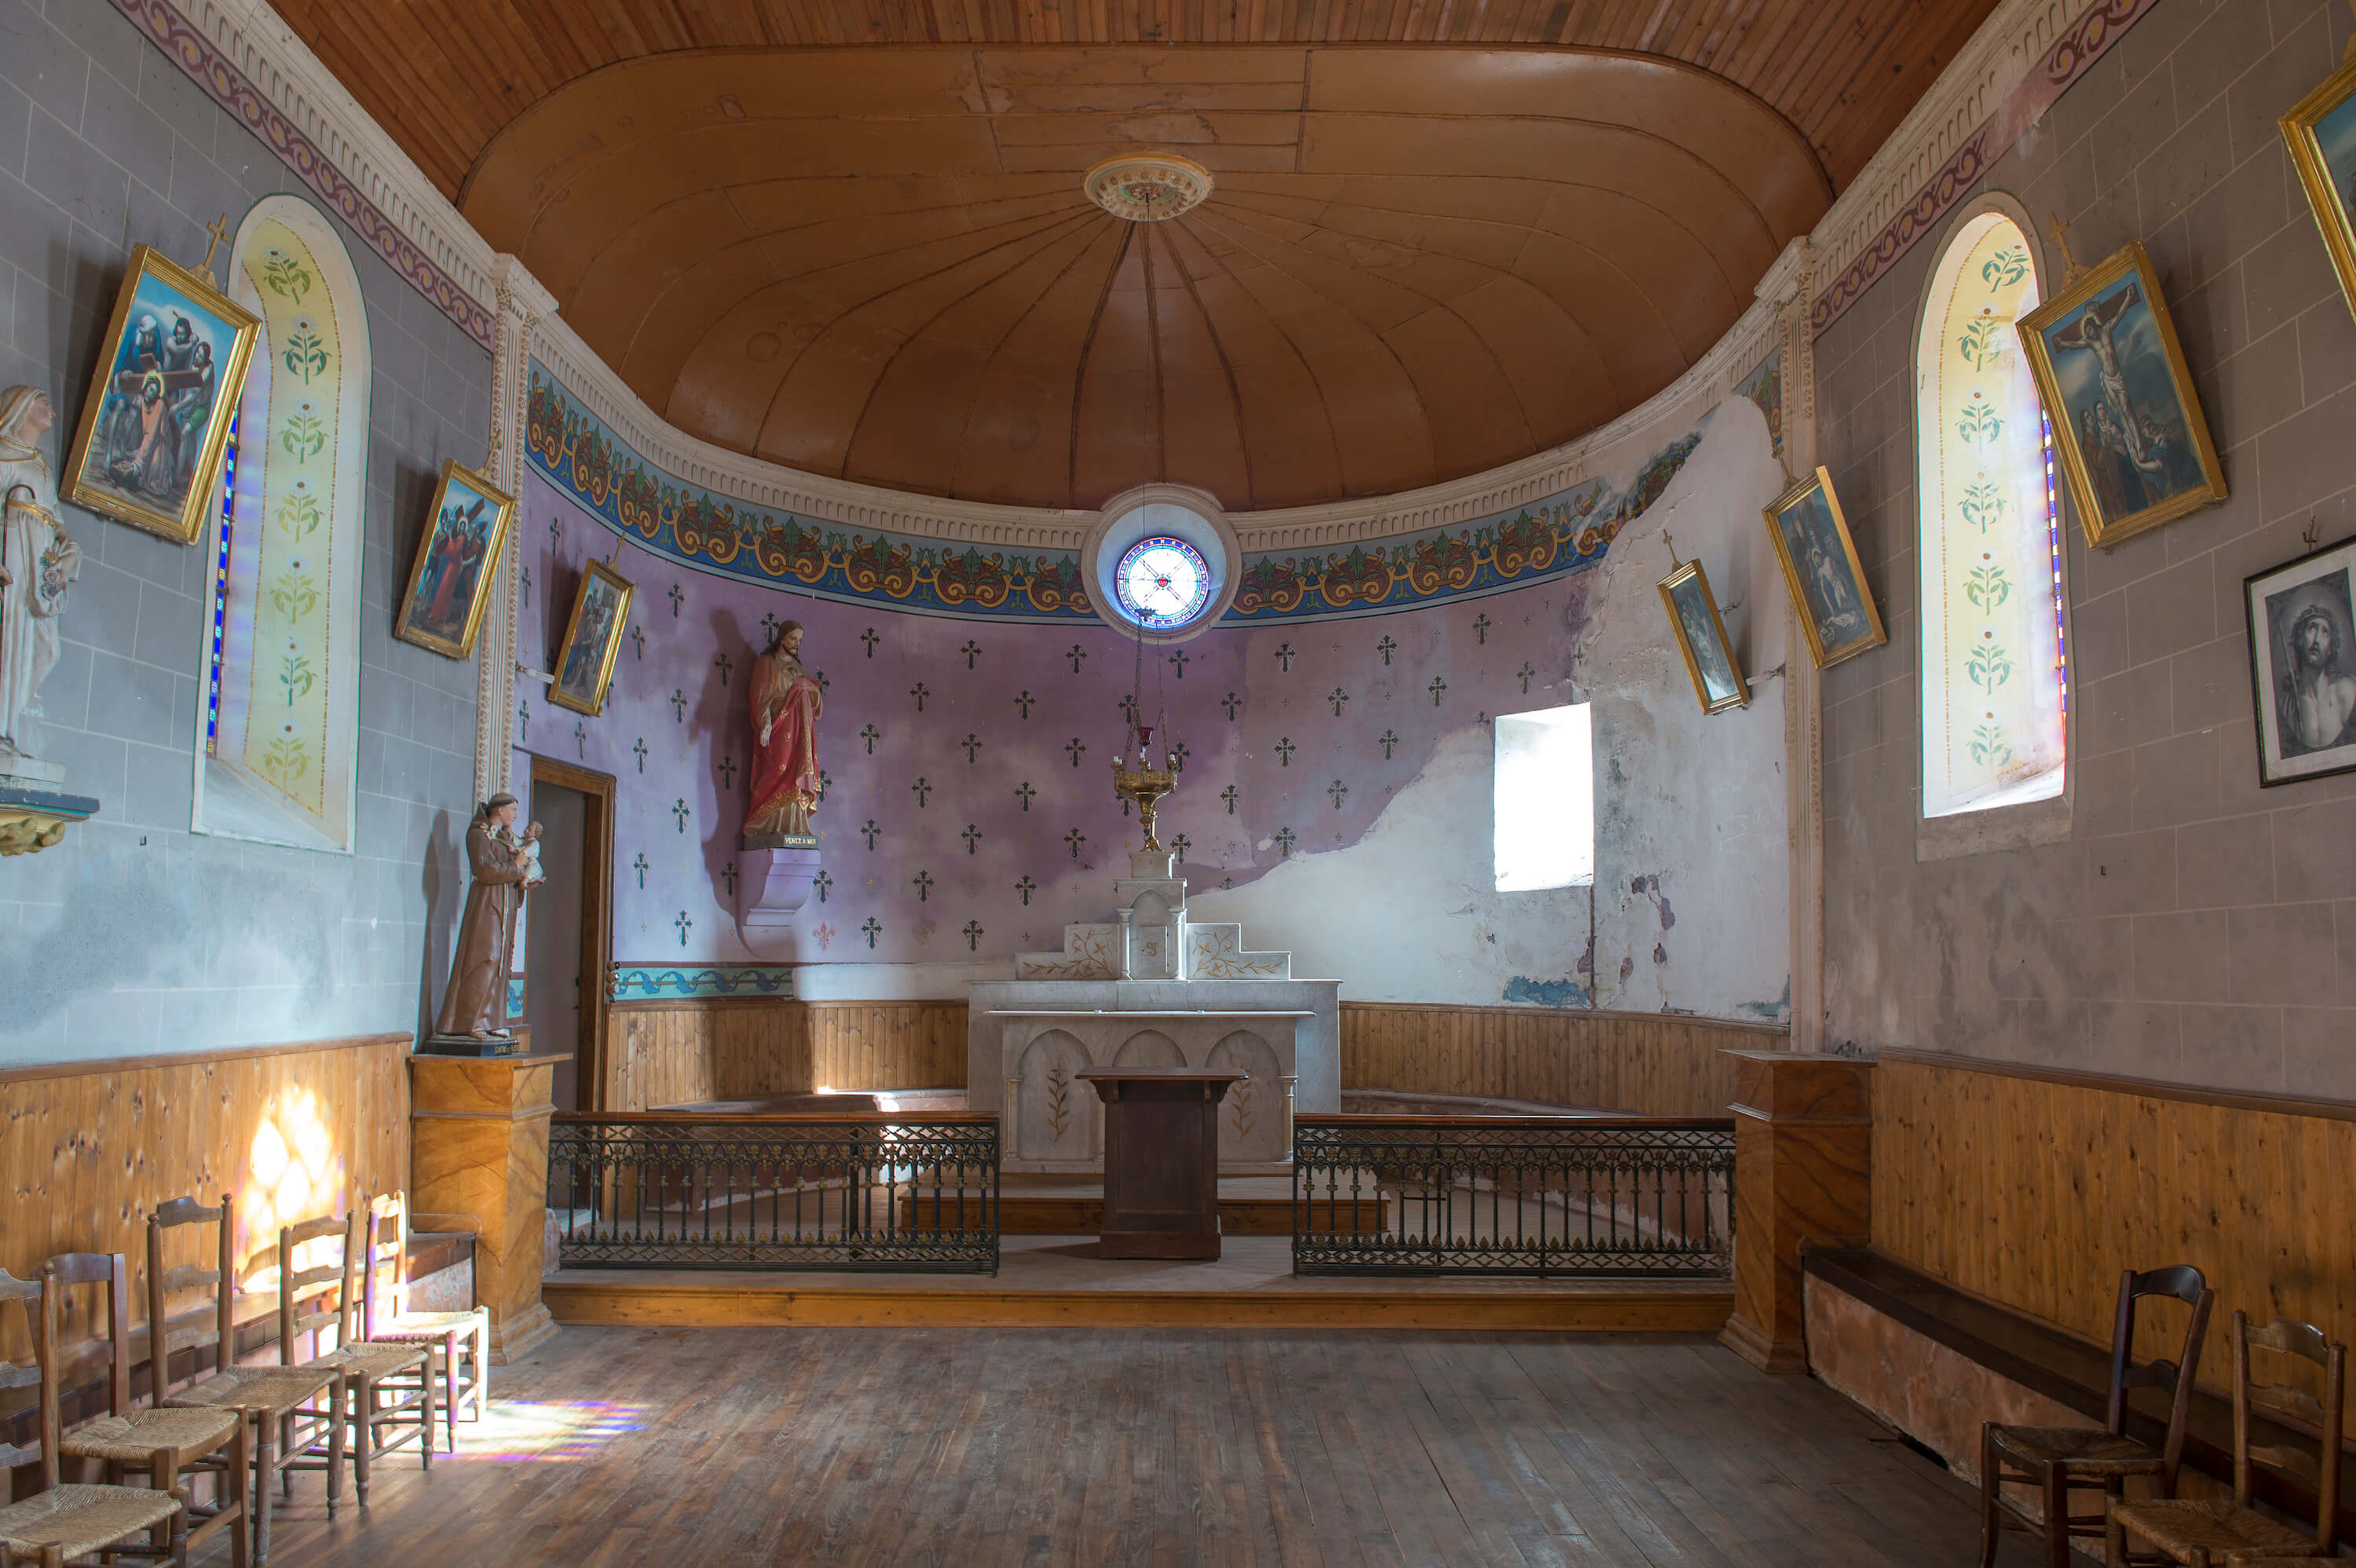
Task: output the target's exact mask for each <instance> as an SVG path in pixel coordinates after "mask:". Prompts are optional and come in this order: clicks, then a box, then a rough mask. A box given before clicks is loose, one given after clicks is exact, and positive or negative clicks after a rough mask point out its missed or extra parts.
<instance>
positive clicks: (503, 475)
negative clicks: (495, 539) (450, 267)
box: [475, 252, 556, 801]
mask: <svg viewBox="0 0 2356 1568" xmlns="http://www.w3.org/2000/svg"><path fill="white" fill-rule="evenodd" d="M491 278H492V281H493V282H494V283H496V284H497V286H498V304H497V308H496V309H495V310H494V311H493V313H492V315H493V316H494V318H495V320H496V322H497V324H498V337H497V338H496V339H494V340H493V343H492V348H491V428H490V433H489V438H488V439H489V452H488V455H487V457H486V458H485V460H484V464H483V476H484V477H485V478H487V479H488V480H489V481H490V482H491V483H492V484H493V485H497V486H498V488H499V489H501V490H504V491H506V492H507V493H508V494H509V495H510V496H515V497H517V499H518V501H519V503H520V501H521V498H522V496H523V470H524V461H523V442H524V432H525V430H527V429H528V428H529V427H530V417H529V416H530V400H531V334H532V328H534V327H535V326H537V325H540V323H541V320H542V318H544V317H547V316H551V315H555V314H556V296H555V295H554V294H552V293H549V292H548V291H547V290H546V289H544V288H542V287H541V286H540V283H539V282H538V280H536V279H534V278H533V277H532V275H531V274H530V272H525V271H524V269H523V263H522V262H520V261H517V260H516V259H515V258H514V257H513V256H510V255H508V254H506V253H504V252H502V253H501V254H500V255H499V256H498V259H497V260H495V261H493V262H492V263H491ZM523 534H524V528H523V518H522V517H517V518H516V520H515V523H514V526H512V527H510V528H509V529H508V540H507V549H506V552H505V553H504V554H503V555H501V556H500V558H499V563H498V573H499V575H498V581H496V582H495V583H493V584H492V586H491V592H490V603H488V605H487V607H486V608H485V610H484V613H483V629H482V635H481V641H480V643H479V644H478V646H479V647H480V649H481V654H480V660H481V662H480V663H478V664H477V666H476V667H475V701H476V706H475V798H476V799H477V800H478V801H480V800H487V799H489V798H490V797H491V796H492V795H497V794H498V792H500V791H501V790H504V789H506V788H508V787H509V786H508V775H509V759H510V756H511V754H512V748H513V745H514V741H513V740H512V737H513V735H514V733H515V706H516V693H515V677H516V657H515V655H516V625H517V623H518V621H519V603H518V602H517V601H518V594H519V587H520V582H521V577H520V574H519V570H518V568H519V564H520V563H521V561H522V560H523Z"/></svg>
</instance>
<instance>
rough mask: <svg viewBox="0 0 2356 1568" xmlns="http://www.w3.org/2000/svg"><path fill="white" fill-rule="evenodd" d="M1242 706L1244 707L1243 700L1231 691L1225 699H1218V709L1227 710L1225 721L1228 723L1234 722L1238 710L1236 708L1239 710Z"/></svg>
mask: <svg viewBox="0 0 2356 1568" xmlns="http://www.w3.org/2000/svg"><path fill="white" fill-rule="evenodd" d="M1243 705H1244V699H1242V698H1240V697H1237V695H1236V694H1235V693H1234V692H1232V691H1230V692H1229V693H1227V694H1226V696H1225V697H1222V698H1221V699H1219V706H1220V707H1222V708H1224V709H1226V710H1227V720H1228V721H1229V722H1230V723H1232V722H1234V720H1235V717H1236V709H1238V708H1241V707H1242V706H1243Z"/></svg>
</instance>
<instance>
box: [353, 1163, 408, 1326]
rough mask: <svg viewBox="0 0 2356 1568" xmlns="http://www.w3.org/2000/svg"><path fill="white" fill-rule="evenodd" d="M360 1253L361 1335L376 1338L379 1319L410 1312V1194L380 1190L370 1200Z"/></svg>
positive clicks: (395, 1317) (389, 1318)
mask: <svg viewBox="0 0 2356 1568" xmlns="http://www.w3.org/2000/svg"><path fill="white" fill-rule="evenodd" d="M363 1234H364V1237H365V1240H364V1243H363V1245H362V1249H361V1253H360V1271H361V1273H360V1287H359V1306H360V1330H359V1332H360V1338H361V1339H374V1338H375V1337H376V1329H377V1325H378V1323H379V1322H380V1321H381V1322H385V1323H391V1322H393V1321H395V1320H397V1319H399V1318H401V1317H406V1316H407V1315H408V1312H409V1194H408V1193H407V1192H405V1191H396V1192H380V1193H378V1194H377V1195H376V1196H375V1197H373V1198H371V1199H369V1202H368V1224H367V1229H366V1231H365V1232H363Z"/></svg>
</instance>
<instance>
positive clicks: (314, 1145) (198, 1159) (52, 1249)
mask: <svg viewBox="0 0 2356 1568" xmlns="http://www.w3.org/2000/svg"><path fill="white" fill-rule="evenodd" d="M410 1040H411V1037H410V1036H408V1035H406V1034H384V1035H369V1036H364V1037H360V1038H358V1039H351V1040H314V1041H308V1042H305V1043H302V1044H296V1045H278V1046H262V1047H253V1048H248V1049H243V1050H237V1051H202V1052H191V1053H189V1054H186V1055H177V1056H141V1057H129V1058H123V1059H118V1060H113V1061H79V1062H58V1063H52V1064H47V1065H42V1066H37V1067H19V1068H10V1069H6V1070H5V1071H0V1128H5V1132H0V1183H5V1186H0V1214H5V1221H0V1268H5V1269H6V1270H7V1271H8V1272H9V1273H10V1274H12V1275H16V1277H17V1278H19V1279H25V1278H30V1277H32V1276H33V1275H35V1274H36V1273H37V1271H38V1269H39V1265H40V1262H41V1260H42V1259H43V1258H46V1257H48V1256H49V1255H51V1254H52V1253H64V1252H96V1253H112V1252H120V1253H123V1254H124V1255H125V1256H126V1257H127V1258H129V1259H130V1261H131V1265H132V1268H133V1270H134V1274H135V1275H137V1276H138V1278H135V1279H134V1283H133V1285H132V1290H131V1299H132V1300H133V1301H134V1303H136V1302H144V1301H145V1299H146V1296H145V1289H146V1287H145V1285H144V1284H143V1283H140V1281H141V1280H144V1277H145V1261H146V1245H147V1243H146V1223H147V1215H148V1213H149V1211H152V1210H153V1209H154V1208H155V1206H156V1205H157V1204H158V1203H161V1202H163V1201H165V1200H166V1199H171V1198H177V1197H180V1196H182V1195H184V1194H187V1195H193V1196H195V1197H197V1198H198V1199H199V1200H202V1201H204V1202H206V1203H217V1202H219V1201H220V1195H221V1192H222V1191H223V1190H224V1189H226V1190H228V1191H230V1193H232V1194H234V1195H235V1197H236V1199H237V1230H238V1238H237V1243H238V1256H239V1257H241V1258H249V1257H252V1256H253V1255H254V1254H255V1253H259V1252H261V1251H262V1250H263V1249H264V1248H274V1247H275V1246H276V1245H277V1241H278V1227H279V1225H280V1224H281V1223H282V1222H283V1221H287V1220H299V1219H308V1218H310V1217H311V1216H313V1215H316V1214H323V1213H341V1212H343V1211H345V1210H346V1209H347V1208H348V1205H349V1202H350V1200H351V1196H352V1195H353V1194H354V1193H356V1192H357V1193H363V1194H366V1193H376V1192H383V1191H390V1190H391V1189H394V1188H405V1187H407V1186H408V1185H409V1074H408V1073H407V1072H405V1071H404V1066H405V1064H406V1062H407V1060H408V1056H409V1047H410ZM274 1262H275V1259H274V1257H273V1265H274ZM71 1294H72V1304H71V1305H72V1311H71V1313H70V1316H69V1318H68V1320H67V1322H66V1325H65V1334H66V1337H67V1338H68V1339H82V1338H85V1337H87V1336H89V1335H90V1334H91V1333H94V1332H96V1331H97V1326H96V1325H95V1324H93V1323H92V1322H91V1321H90V1320H89V1319H90V1317H91V1316H92V1314H91V1310H90V1309H91V1306H92V1305H93V1304H92V1303H91V1302H90V1301H88V1300H86V1299H85V1298H87V1297H91V1296H95V1295H96V1294H97V1293H95V1292H89V1291H76V1292H73V1293H71ZM140 1316H142V1317H144V1316H145V1314H144V1313H142V1314H140ZM8 1331H9V1332H11V1333H14V1332H15V1327H14V1325H13V1324H11V1325H10V1327H9V1330H8ZM0 1349H8V1350H12V1351H16V1352H21V1351H22V1350H23V1349H24V1347H22V1346H10V1347H0ZM19 1359H20V1360H21V1359H22V1357H21V1355H19Z"/></svg>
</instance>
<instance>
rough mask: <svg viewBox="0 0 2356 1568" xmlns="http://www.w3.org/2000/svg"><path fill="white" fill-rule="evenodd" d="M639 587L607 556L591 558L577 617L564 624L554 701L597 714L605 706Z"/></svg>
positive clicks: (551, 692) (576, 601)
mask: <svg viewBox="0 0 2356 1568" xmlns="http://www.w3.org/2000/svg"><path fill="white" fill-rule="evenodd" d="M636 592H637V588H636V587H635V586H634V585H633V584H631V583H630V582H628V581H625V580H624V579H623V577H622V576H621V574H620V573H618V572H616V571H615V570H614V569H613V568H612V567H610V566H607V565H606V564H605V562H604V561H602V560H593V561H591V562H590V563H589V566H588V569H587V570H586V571H584V572H583V573H582V574H581V586H580V588H579V589H578V590H577V591H576V592H574V593H573V614H572V617H571V618H570V619H569V620H567V621H566V622H565V624H564V641H563V642H562V644H560V645H559V651H558V653H557V656H556V678H555V680H554V681H552V682H551V683H550V685H549V688H548V699H549V700H550V701H551V702H553V703H556V704H557V705H558V706H560V707H563V708H570V709H573V711H574V712H576V713H586V714H587V715H589V717H591V718H592V719H594V718H595V717H596V716H597V715H598V714H600V713H603V712H604V711H605V693H606V691H607V689H608V688H611V687H612V686H613V684H614V656H615V655H616V654H618V653H619V652H621V650H622V634H623V633H624V632H625V631H626V630H627V629H628V627H629V624H630V596H631V595H632V594H634V593H636Z"/></svg>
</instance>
